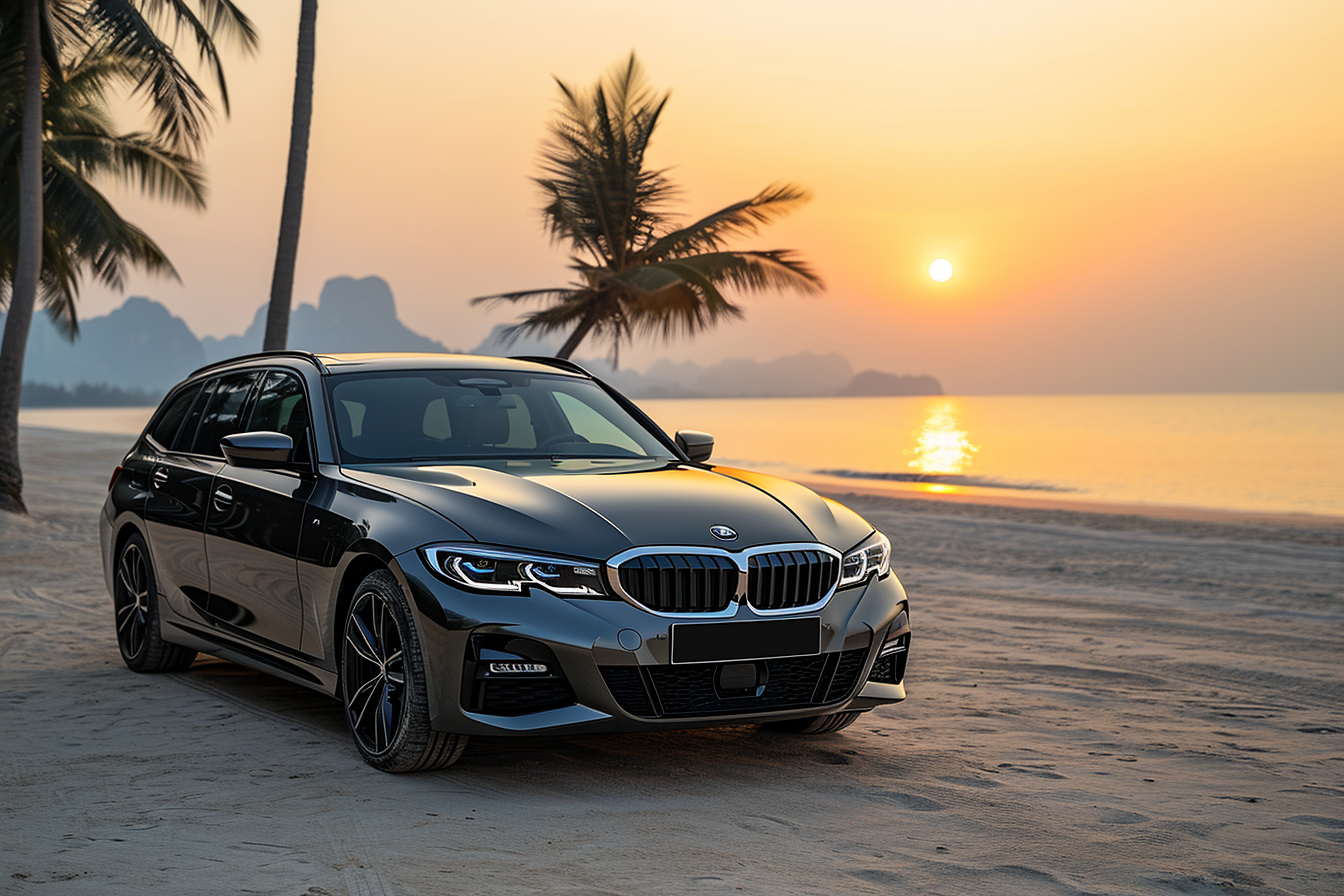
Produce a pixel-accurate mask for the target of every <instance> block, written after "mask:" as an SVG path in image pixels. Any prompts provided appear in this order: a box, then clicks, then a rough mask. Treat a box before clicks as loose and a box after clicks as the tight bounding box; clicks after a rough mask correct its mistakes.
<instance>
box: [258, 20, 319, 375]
mask: <svg viewBox="0 0 1344 896" xmlns="http://www.w3.org/2000/svg"><path fill="white" fill-rule="evenodd" d="M316 37H317V0H303V2H302V4H301V6H300V7H299V54H298V61H297V63H296V65H295V68H296V71H295V74H294V109H293V112H292V113H291V115H290V121H289V165H288V167H287V168H286V170H285V200H284V204H283V205H282V206H281V209H280V238H279V240H278V244H277V246H276V250H275V272H274V273H273V274H272V275H271V304H270V307H269V308H268V309H267V310H266V336H265V338H264V339H263V340H262V349H263V350H264V351H276V350H279V349H282V348H284V347H285V345H286V343H288V342H289V308H290V304H291V302H292V300H293V296H294V261H295V259H296V258H297V256H298V254H299V225H300V223H301V222H302V219H303V182H304V180H305V178H306V176H307V173H308V131H309V125H310V124H311V123H312V120H313V62H314V61H315V58H316V56H317V48H316V44H317V40H316Z"/></svg>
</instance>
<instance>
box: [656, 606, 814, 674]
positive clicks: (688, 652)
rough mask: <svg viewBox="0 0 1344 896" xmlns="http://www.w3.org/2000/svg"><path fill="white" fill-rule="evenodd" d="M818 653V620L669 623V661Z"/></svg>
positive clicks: (722, 659)
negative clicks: (670, 626)
mask: <svg viewBox="0 0 1344 896" xmlns="http://www.w3.org/2000/svg"><path fill="white" fill-rule="evenodd" d="M818 653H821V620H820V619H819V618H817V617H816V616H810V617H807V618H804V619H764V620H761V621H759V622H720V623H701V624H696V625H693V624H688V623H677V624H674V625H673V626H672V662H674V663H722V662H728V661H731V660H769V659H775V658H776V657H781V656H815V655H816V654H818Z"/></svg>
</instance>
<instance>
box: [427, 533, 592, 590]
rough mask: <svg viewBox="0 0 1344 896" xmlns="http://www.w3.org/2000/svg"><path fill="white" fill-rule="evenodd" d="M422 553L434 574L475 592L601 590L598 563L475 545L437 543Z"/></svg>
mask: <svg viewBox="0 0 1344 896" xmlns="http://www.w3.org/2000/svg"><path fill="white" fill-rule="evenodd" d="M420 554H421V556H422V557H424V560H425V565H426V566H428V567H429V568H430V569H431V570H433V571H434V573H435V574H437V575H438V576H440V577H441V578H444V579H447V580H448V581H449V582H451V583H452V584H454V585H459V586H461V587H463V588H470V589H471V590H473V591H494V592H498V593H507V594H519V593H521V592H522V590H523V588H524V587H529V586H530V587H536V588H542V589H545V590H546V591H549V592H551V593H552V594H560V595H565V596H569V597H574V596H584V595H600V594H601V593H602V587H601V580H600V579H599V578H598V574H597V566H596V565H595V564H588V563H575V562H573V561H572V560H560V559H557V558H554V557H542V556H538V555H535V554H523V553H519V552H515V551H503V550H496V549H494V548H478V547H476V546H475V545H457V544H447V545H434V546H433V547H428V548H421V549H420Z"/></svg>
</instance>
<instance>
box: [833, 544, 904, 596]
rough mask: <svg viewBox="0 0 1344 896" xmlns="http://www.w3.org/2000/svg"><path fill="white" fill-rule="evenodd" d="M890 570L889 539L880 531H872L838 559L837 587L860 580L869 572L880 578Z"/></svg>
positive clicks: (866, 576)
mask: <svg viewBox="0 0 1344 896" xmlns="http://www.w3.org/2000/svg"><path fill="white" fill-rule="evenodd" d="M890 571H891V541H890V540H888V538H887V536H885V535H883V534H882V533H881V532H874V533H873V534H872V535H870V536H868V537H867V538H866V539H864V541H863V544H861V545H859V546H858V547H856V548H855V549H854V550H852V551H850V552H849V553H848V554H846V555H845V559H844V560H841V561H840V586H839V587H841V588H844V587H845V586H846V585H854V584H857V583H859V582H862V581H863V580H864V579H866V578H868V576H869V575H870V574H871V573H877V577H878V578H881V577H882V576H885V575H886V574H887V573H888V572H890Z"/></svg>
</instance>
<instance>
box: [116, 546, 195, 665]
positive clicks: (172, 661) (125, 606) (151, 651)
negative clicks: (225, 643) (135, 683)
mask: <svg viewBox="0 0 1344 896" xmlns="http://www.w3.org/2000/svg"><path fill="white" fill-rule="evenodd" d="M115 575H116V577H115V579H114V580H113V583H112V608H113V612H114V614H115V619H116V626H117V647H118V648H120V649H121V658H122V660H124V661H125V663H126V665H127V666H128V667H130V668H131V669H133V670H135V671H136V672H180V671H181V670H183V669H185V668H187V667H188V666H190V665H191V664H192V662H193V661H195V659H196V651H194V650H192V649H191V648H189V647H182V646H181V645H179V644H169V643H168V642H167V641H165V640H163V636H162V635H160V634H159V590H158V587H157V584H156V582H155V579H154V567H153V565H152V564H151V563H150V560H149V547H148V546H147V545H146V544H145V539H144V538H143V537H141V535H140V533H138V532H137V533H135V534H133V535H132V536H131V537H130V538H128V539H126V543H125V544H123V545H122V546H121V552H120V553H118V554H117V568H116V574H115Z"/></svg>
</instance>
